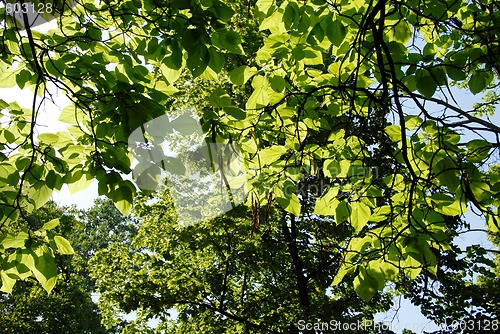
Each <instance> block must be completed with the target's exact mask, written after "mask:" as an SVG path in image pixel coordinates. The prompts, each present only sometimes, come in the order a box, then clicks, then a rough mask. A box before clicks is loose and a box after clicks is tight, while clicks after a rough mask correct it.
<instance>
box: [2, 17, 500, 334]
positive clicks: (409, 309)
mask: <svg viewBox="0 0 500 334" xmlns="http://www.w3.org/2000/svg"><path fill="white" fill-rule="evenodd" d="M48 28H49V26H47V25H42V26H39V27H38V29H40V30H42V31H43V30H46V29H48ZM51 91H53V92H54V93H55V94H56V103H57V105H54V104H52V103H50V102H46V104H45V106H44V108H43V110H42V112H41V114H40V117H39V121H40V123H39V124H40V126H38V127H37V130H38V132H39V133H42V132H57V131H63V130H64V129H65V125H64V124H63V123H61V122H59V121H58V118H59V114H60V112H61V110H62V109H63V108H64V107H65V106H66V105H68V103H69V100H68V99H67V98H66V97H65V96H64V95H63V94H60V93H57V91H56V90H55V89H54V87H52V88H51ZM456 92H457V95H456V97H457V99H458V100H459V101H460V104H461V105H462V106H463V107H464V108H471V107H472V104H473V103H475V102H477V101H478V97H476V96H474V95H472V94H471V93H470V92H464V91H456ZM0 99H3V100H5V101H6V102H17V103H18V104H19V105H20V106H21V107H25V108H31V105H32V99H33V93H32V92H30V91H20V90H19V89H17V88H13V89H0ZM493 122H494V124H500V115H497V116H495V117H494V118H493ZM492 139H493V138H492ZM497 158H498V157H497ZM97 196H98V194H97V182H96V181H94V182H92V183H91V185H90V186H89V187H88V188H87V189H85V190H83V191H80V192H78V193H75V194H71V193H70V192H69V190H68V188H67V186H63V188H62V189H61V191H60V192H55V193H54V195H53V197H52V198H53V200H54V201H55V202H56V203H58V204H60V205H72V204H75V205H77V206H78V207H79V208H82V209H88V208H90V207H91V206H92V205H93V201H94V199H95V198H96V197H97ZM466 219H467V220H468V221H469V222H470V223H471V228H474V227H477V228H484V222H483V221H482V220H481V219H479V218H478V217H476V216H474V215H473V214H471V213H468V214H466ZM456 242H457V243H458V245H459V246H461V247H466V246H467V245H471V244H480V245H483V246H487V247H488V248H489V247H493V245H491V243H490V242H489V241H488V240H487V238H486V235H485V233H481V232H469V233H466V234H464V235H462V236H461V237H460V238H458V239H457V240H456ZM393 309H394V310H392V311H389V312H386V313H380V314H378V315H377V316H376V320H378V321H383V322H384V323H391V326H392V327H391V329H392V330H393V331H395V332H396V333H401V332H402V329H403V328H409V329H412V330H413V331H414V332H416V333H422V332H423V330H426V331H432V330H438V327H437V325H436V324H434V323H433V322H431V321H429V320H428V319H426V318H425V317H424V316H423V315H422V313H421V312H420V309H419V308H418V307H416V306H414V305H412V304H411V302H410V301H408V300H406V299H404V298H400V299H397V300H395V304H394V307H393Z"/></svg>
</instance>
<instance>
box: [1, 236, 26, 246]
mask: <svg viewBox="0 0 500 334" xmlns="http://www.w3.org/2000/svg"><path fill="white" fill-rule="evenodd" d="M28 239H29V235H28V233H26V232H18V233H16V234H12V233H6V234H4V235H2V236H0V245H1V246H2V247H3V248H4V249H9V248H23V247H24V245H25V243H26V241H27V240H28Z"/></svg>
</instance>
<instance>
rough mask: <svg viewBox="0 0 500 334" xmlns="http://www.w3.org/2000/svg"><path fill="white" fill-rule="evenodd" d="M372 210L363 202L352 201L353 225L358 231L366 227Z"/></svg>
mask: <svg viewBox="0 0 500 334" xmlns="http://www.w3.org/2000/svg"><path fill="white" fill-rule="evenodd" d="M370 216H371V211H370V208H369V207H368V206H367V205H366V204H364V203H361V202H353V203H351V225H352V226H353V227H354V229H355V230H356V232H359V231H361V230H362V229H363V227H365V225H366V223H368V220H369V219H370Z"/></svg>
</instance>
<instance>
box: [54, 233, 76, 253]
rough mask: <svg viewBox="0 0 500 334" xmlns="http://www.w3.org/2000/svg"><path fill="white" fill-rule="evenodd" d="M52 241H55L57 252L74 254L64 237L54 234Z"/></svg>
mask: <svg viewBox="0 0 500 334" xmlns="http://www.w3.org/2000/svg"><path fill="white" fill-rule="evenodd" d="M54 242H55V243H56V246H57V251H58V252H59V254H63V255H72V254H75V251H74V250H73V247H71V245H70V243H69V241H68V240H66V239H65V238H63V237H61V236H59V235H56V236H55V237H54Z"/></svg>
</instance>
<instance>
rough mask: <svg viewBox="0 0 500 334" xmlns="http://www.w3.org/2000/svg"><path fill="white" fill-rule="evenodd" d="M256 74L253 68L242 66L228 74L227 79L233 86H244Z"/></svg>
mask: <svg viewBox="0 0 500 334" xmlns="http://www.w3.org/2000/svg"><path fill="white" fill-rule="evenodd" d="M257 72H258V70H257V69H256V68H255V67H250V66H247V65H243V66H240V67H237V68H235V69H234V70H232V71H231V72H229V79H230V80H231V82H232V83H233V84H235V85H244V84H245V83H246V82H247V81H248V79H250V78H251V77H252V76H253V75H254V74H256V73H257Z"/></svg>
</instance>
